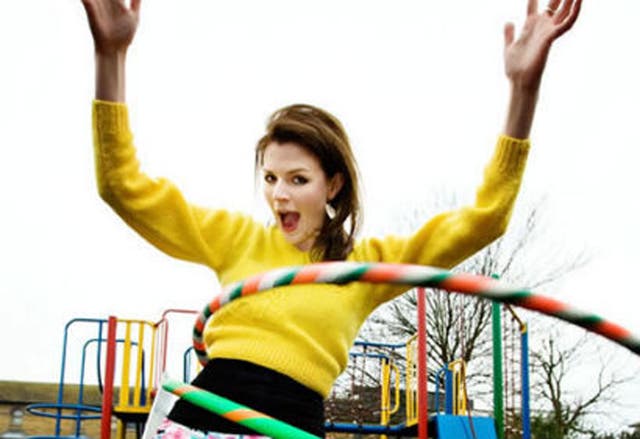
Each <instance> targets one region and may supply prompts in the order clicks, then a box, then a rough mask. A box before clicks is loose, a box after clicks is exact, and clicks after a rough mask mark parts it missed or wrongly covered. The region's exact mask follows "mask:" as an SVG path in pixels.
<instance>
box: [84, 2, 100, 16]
mask: <svg viewBox="0 0 640 439" xmlns="http://www.w3.org/2000/svg"><path fill="white" fill-rule="evenodd" d="M81 1H82V6H84V10H85V11H86V13H87V15H88V16H92V15H94V14H95V13H96V5H95V3H94V2H93V0H81Z"/></svg>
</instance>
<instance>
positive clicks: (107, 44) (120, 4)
mask: <svg viewBox="0 0 640 439" xmlns="http://www.w3.org/2000/svg"><path fill="white" fill-rule="evenodd" d="M140 2H141V0H131V4H130V6H127V5H126V3H125V0H82V4H83V5H84V8H85V10H86V11H87V17H88V18H89V27H90V28H91V34H92V35H93V42H94V44H95V49H96V53H99V54H103V55H110V54H116V53H119V52H126V50H127V48H128V47H129V45H130V44H131V41H132V40H133V36H134V35H135V33H136V29H137V28H138V20H139V16H140Z"/></svg>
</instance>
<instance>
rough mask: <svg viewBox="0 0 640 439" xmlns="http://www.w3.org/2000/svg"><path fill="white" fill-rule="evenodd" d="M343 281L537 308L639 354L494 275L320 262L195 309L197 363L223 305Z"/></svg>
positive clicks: (598, 325)
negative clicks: (212, 320)
mask: <svg viewBox="0 0 640 439" xmlns="http://www.w3.org/2000/svg"><path fill="white" fill-rule="evenodd" d="M349 282H369V283H389V284H398V285H407V286H408V287H428V288H439V289H443V290H446V291H448V292H458V293H462V294H468V295H473V296H478V297H482V298H485V299H490V300H494V301H497V302H503V303H508V304H511V305H515V306H519V307H522V308H527V309H530V310H533V311H538V312H540V313H542V314H546V315H549V316H553V317H556V318H559V319H561V320H564V321H566V322H569V323H572V324H574V325H577V326H580V327H582V328H584V329H586V330H588V331H591V332H594V333H596V334H600V335H602V336H603V337H605V338H608V339H609V340H612V341H614V342H615V343H618V344H619V345H622V346H624V347H626V348H627V349H629V350H630V351H631V352H633V353H635V354H638V355H640V338H639V337H637V336H635V335H634V334H632V333H631V332H630V331H628V330H627V329H625V328H623V327H622V326H620V325H617V324H615V323H612V322H609V321H607V320H605V319H603V318H602V317H600V316H597V315H595V314H591V313H588V312H585V311H581V310H579V309H577V308H574V307H572V306H570V305H568V304H566V303H563V302H561V301H559V300H556V299H553V298H551V297H546V296H542V295H539V294H534V293H533V292H531V291H529V290H526V289H523V288H514V287H511V286H509V285H507V284H506V283H504V282H502V281H498V280H496V279H493V278H490V277H485V276H479V275H471V274H464V273H463V274H455V273H452V272H450V271H447V270H443V269H440V268H434V267H428V266H423V265H410V264H384V263H360V262H324V263H318V264H310V265H302V266H296V267H288V268H282V269H278V270H272V271H268V272H266V273H263V274H259V275H256V276H253V277H250V278H248V279H245V280H243V281H240V282H236V283H233V284H231V285H228V286H226V287H225V288H224V289H223V291H222V293H221V294H220V295H218V296H217V297H215V298H214V299H213V300H212V301H211V302H210V303H209V304H208V305H207V306H206V307H205V308H204V309H203V310H202V312H201V313H200V315H199V316H198V318H197V320H196V323H195V326H194V328H193V346H194V349H195V351H196V353H197V355H198V359H199V361H200V362H201V363H202V364H203V365H204V364H206V363H207V361H208V358H207V353H206V348H205V345H204V342H203V338H202V332H203V330H204V328H205V326H206V323H207V320H208V319H209V317H211V315H212V314H213V313H215V312H216V311H217V310H218V309H220V308H221V307H222V306H224V305H225V304H227V303H229V302H231V301H233V300H236V299H239V298H241V297H246V296H250V295H252V294H255V293H258V292H260V291H265V290H269V289H272V288H276V287H282V286H286V285H299V284H308V283H332V284H346V283H349Z"/></svg>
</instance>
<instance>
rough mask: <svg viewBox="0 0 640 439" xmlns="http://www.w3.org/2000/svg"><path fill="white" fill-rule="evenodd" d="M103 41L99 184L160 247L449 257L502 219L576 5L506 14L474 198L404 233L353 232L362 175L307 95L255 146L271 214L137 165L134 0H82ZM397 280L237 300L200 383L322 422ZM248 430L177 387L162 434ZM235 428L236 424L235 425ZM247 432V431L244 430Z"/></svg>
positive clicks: (222, 257) (225, 258)
mask: <svg viewBox="0 0 640 439" xmlns="http://www.w3.org/2000/svg"><path fill="white" fill-rule="evenodd" d="M83 4H84V6H85V8H86V11H87V15H88V18H89V24H90V27H91V31H92V34H93V39H94V43H95V52H96V95H95V98H96V100H95V102H94V106H93V128H94V144H95V149H96V168H97V178H98V184H99V189H100V194H101V196H102V197H103V199H104V200H105V201H106V202H107V203H109V204H110V205H111V207H112V208H113V209H114V210H115V211H116V212H117V213H118V214H119V215H120V216H121V217H122V218H123V219H124V220H125V222H127V224H129V225H130V226H131V227H133V228H134V229H135V230H136V231H137V232H138V233H140V234H141V235H142V236H143V237H145V238H146V239H147V240H148V241H149V242H151V243H152V244H153V245H155V246H157V247H158V248H160V249H161V250H163V251H164V252H166V253H168V254H170V255H172V256H175V257H178V258H181V259H185V260H189V261H193V262H198V263H202V264H205V265H207V266H208V267H210V268H211V269H212V270H214V271H215V272H216V273H217V275H218V277H219V279H220V281H221V282H222V283H229V282H232V281H237V280H241V279H244V278H246V277H247V276H249V275H251V274H255V273H258V272H263V271H267V270H271V269H275V268H278V267H283V266H291V265H300V264H306V263H310V262H313V261H326V260H351V261H370V262H396V263H415V264H423V265H432V266H439V267H444V268H449V267H452V266H454V265H456V264H458V263H459V262H461V261H462V260H464V259H465V258H467V257H469V256H470V255H472V254H473V253H475V252H477V251H478V250H480V249H481V248H483V247H484V246H486V245H488V244H489V243H490V242H492V241H493V240H495V239H496V238H498V237H499V236H500V235H501V234H502V233H503V232H504V230H505V227H506V225H507V223H508V221H509V217H510V215H511V211H512V208H513V204H514V201H515V199H516V196H517V193H518V190H519V186H520V182H521V178H522V174H523V171H524V166H525V161H526V157H527V154H528V151H529V141H528V140H527V139H528V136H529V132H530V129H531V124H532V120H533V116H534V110H535V106H536V100H537V95H538V90H539V86H540V81H541V77H542V73H543V70H544V66H545V62H546V60H547V56H548V52H549V50H550V48H551V45H552V43H553V41H554V40H555V39H556V38H558V37H559V36H560V35H562V34H563V33H564V32H566V31H567V30H568V29H569V28H571V26H572V25H573V23H574V22H575V20H576V19H577V17H578V14H579V10H580V6H581V1H580V0H550V1H549V3H548V6H547V8H546V9H545V11H544V12H542V13H538V4H537V1H536V0H529V1H528V7H527V17H526V21H525V25H524V28H523V31H522V34H521V35H520V36H519V38H517V39H516V38H515V35H514V27H513V25H512V24H508V25H507V26H506V27H505V31H504V36H505V50H504V58H505V70H506V75H507V78H508V79H509V82H510V86H511V96H510V103H509V107H508V114H507V120H506V124H505V127H504V131H503V134H502V135H500V136H499V138H498V141H497V146H496V150H495V153H494V155H493V157H492V159H491V160H490V162H489V164H488V165H487V167H486V169H485V175H484V182H483V183H482V184H481V186H480V187H479V189H478V192H477V197H476V201H475V204H474V205H473V206H468V207H464V208H462V209H460V210H457V211H453V212H446V213H443V214H440V215H438V216H436V217H435V218H432V219H430V220H429V221H427V222H426V223H425V224H424V225H423V226H422V227H421V228H420V229H419V230H417V231H416V232H415V233H414V234H413V235H411V236H409V237H387V238H384V239H363V240H358V241H356V240H355V233H356V230H357V227H358V224H359V210H360V206H359V197H358V181H357V172H356V165H355V160H354V158H353V156H352V153H351V148H350V145H349V140H348V138H347V136H346V134H345V132H344V129H343V127H342V125H341V124H340V122H339V121H338V120H337V119H335V118H334V117H333V116H331V115H330V114H329V113H327V112H325V111H323V110H321V109H319V108H316V107H313V106H310V105H292V106H289V107H285V108H283V109H281V110H279V111H277V112H276V113H274V115H273V116H272V118H271V119H270V120H269V123H268V126H267V130H266V133H265V135H264V136H263V138H262V139H260V141H259V142H258V144H257V147H256V170H257V172H258V174H259V175H261V178H262V179H263V185H264V194H265V198H266V200H267V203H268V204H269V206H270V208H271V211H272V213H273V216H274V219H275V224H274V225H273V226H270V227H265V226H263V225H261V224H259V223H257V222H256V221H254V220H253V219H251V218H250V217H248V216H246V215H242V214H238V213H231V212H228V211H225V210H220V209H217V210H216V209H206V208H202V207H198V206H194V205H191V204H189V203H188V202H186V201H185V200H184V198H183V196H182V194H181V193H180V191H179V190H178V189H177V188H176V187H175V186H173V185H172V184H171V183H170V182H168V181H166V180H163V179H151V178H149V177H147V176H146V175H144V174H142V173H141V172H140V171H139V166H138V162H137V160H136V156H135V149H134V147H133V144H132V134H131V132H130V130H129V125H128V116H127V107H126V105H125V104H124V101H125V99H124V98H125V93H124V84H125V80H124V78H125V58H126V52H127V48H128V47H129V45H130V44H131V41H132V40H133V37H134V34H135V31H136V28H137V23H138V18H139V12H140V0H131V4H130V6H126V5H125V4H124V3H123V2H122V0H83ZM401 292H402V288H401V287H397V286H388V285H375V286H371V285H365V284H357V283H354V284H349V285H345V286H340V287H338V286H326V285H312V286H296V287H289V288H287V289H286V290H282V289H276V290H273V291H270V292H268V293H266V294H261V295H256V296H252V297H249V298H244V299H240V300H236V301H234V302H232V303H231V304H229V305H227V306H225V307H224V308H223V309H222V310H221V311H219V312H218V313H216V315H215V316H214V318H213V319H212V321H211V322H210V324H209V325H208V327H207V328H206V330H205V341H206V344H207V354H208V355H209V357H210V358H211V361H210V362H209V363H208V365H207V366H206V367H205V368H204V370H203V371H202V372H201V373H200V374H199V375H198V377H197V378H196V379H195V380H194V384H195V385H197V386H199V387H202V388H205V389H208V390H211V391H213V392H215V393H218V394H220V395H223V396H226V397H228V398H230V399H232V400H235V401H237V402H239V403H242V404H245V405H247V406H249V407H252V408H254V409H256V410H259V411H262V412H265V413H267V414H269V415H271V416H273V417H275V418H278V419H281V420H283V421H285V422H288V423H291V424H293V425H295V426H297V427H299V428H302V429H304V430H307V431H309V432H310V433H313V434H316V435H318V436H323V435H324V433H323V423H324V422H323V421H324V413H323V400H324V398H325V397H326V396H327V395H328V393H329V391H330V389H331V386H332V384H333V382H334V380H335V379H336V378H337V376H338V375H339V374H340V373H341V371H342V370H343V369H344V368H345V366H346V362H347V358H348V350H349V347H350V346H351V344H352V342H353V340H354V338H355V337H356V334H357V332H358V328H359V327H360V325H361V324H362V323H363V321H364V320H365V319H366V317H367V316H368V315H369V314H370V313H371V312H372V311H373V310H374V309H375V308H376V307H377V306H378V305H380V304H381V303H383V302H385V301H387V300H390V299H392V298H394V297H396V296H397V295H398V294H400V293H401ZM224 433H228V434H235V435H237V437H241V435H242V434H251V432H249V431H247V430H245V429H243V428H240V427H239V426H237V425H235V424H232V423H230V422H228V421H225V420H224V419H221V418H219V417H217V416H215V415H212V414H210V413H208V412H205V411H203V410H201V409H198V408H196V407H193V406H191V405H190V404H189V403H186V402H183V401H180V402H178V403H177V404H176V406H175V407H174V408H173V410H172V411H171V413H170V414H169V417H168V419H167V420H166V421H165V422H164V423H163V425H162V427H161V429H160V430H158V437H180V438H181V437H184V436H188V437H204V436H205V435H207V436H208V437H210V438H221V437H229V436H228V435H225V434H224ZM234 437H236V436H234ZM244 437H246V436H244Z"/></svg>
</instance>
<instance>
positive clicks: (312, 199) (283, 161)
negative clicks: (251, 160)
mask: <svg viewBox="0 0 640 439" xmlns="http://www.w3.org/2000/svg"><path fill="white" fill-rule="evenodd" d="M262 177H263V185H264V196H265V199H266V200H267V203H268V204H269V207H270V208H271V211H272V212H273V216H274V218H275V220H276V223H277V225H278V227H279V228H280V230H281V231H282V233H283V234H284V237H285V239H286V240H287V241H288V242H289V243H291V244H292V245H294V246H296V247H297V248H298V249H299V250H302V251H309V250H311V248H312V247H313V244H314V242H315V239H316V236H317V235H318V233H319V232H320V229H321V228H322V225H323V223H324V219H325V215H326V213H325V204H326V203H327V201H329V200H331V199H333V197H335V196H336V194H337V193H338V191H339V190H340V188H341V186H342V178H341V177H342V176H341V175H339V174H336V175H335V176H334V178H332V179H331V180H329V179H327V176H326V175H325V173H324V171H323V169H322V167H321V166H320V161H319V160H318V158H317V157H316V156H314V155H313V154H311V153H310V152H308V151H307V150H306V149H304V148H302V147H301V146H299V145H298V144H297V143H292V142H287V143H276V142H271V143H270V144H269V145H267V147H266V148H265V150H264V154H263V157H262Z"/></svg>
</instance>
